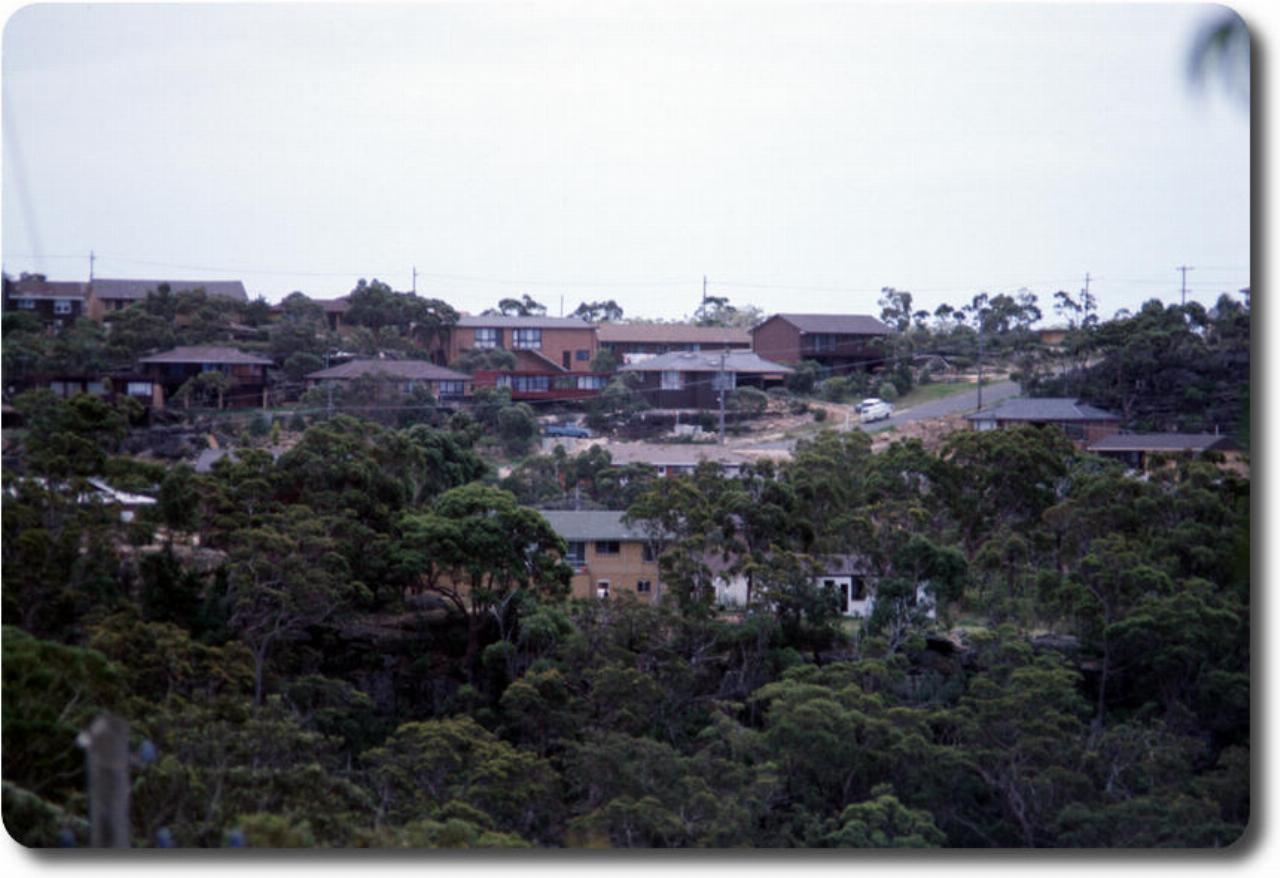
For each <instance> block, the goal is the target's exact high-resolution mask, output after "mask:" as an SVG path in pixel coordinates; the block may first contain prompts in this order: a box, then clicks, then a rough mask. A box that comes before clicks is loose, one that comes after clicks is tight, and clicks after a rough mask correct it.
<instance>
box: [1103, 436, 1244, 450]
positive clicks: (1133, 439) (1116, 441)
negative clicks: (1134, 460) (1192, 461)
mask: <svg viewBox="0 0 1280 878" xmlns="http://www.w3.org/2000/svg"><path fill="white" fill-rule="evenodd" d="M1239 447H1240V446H1238V445H1237V444H1236V443H1235V440H1233V439H1232V438H1231V437H1230V436H1222V435H1220V434H1218V433H1114V434H1112V435H1110V436H1106V437H1104V438H1102V439H1099V440H1098V441H1097V442H1094V443H1093V444H1092V445H1090V446H1089V450H1090V451H1210V450H1215V449H1218V450H1222V451H1235V450H1238V449H1239Z"/></svg>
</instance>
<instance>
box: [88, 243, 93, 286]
mask: <svg viewBox="0 0 1280 878" xmlns="http://www.w3.org/2000/svg"><path fill="white" fill-rule="evenodd" d="M93 260H94V255H93V251H92V250H90V251H89V283H93Z"/></svg>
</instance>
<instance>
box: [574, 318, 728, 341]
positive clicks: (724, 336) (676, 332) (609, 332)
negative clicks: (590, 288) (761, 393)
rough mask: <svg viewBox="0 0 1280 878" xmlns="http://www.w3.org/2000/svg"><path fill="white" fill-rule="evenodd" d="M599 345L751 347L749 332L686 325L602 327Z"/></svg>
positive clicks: (653, 324) (641, 324)
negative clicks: (735, 345)
mask: <svg viewBox="0 0 1280 878" xmlns="http://www.w3.org/2000/svg"><path fill="white" fill-rule="evenodd" d="M596 337H597V338H599V339H600V341H601V342H608V343H614V344H626V343H644V342H670V343H672V344H706V345H723V344H741V345H749V344H751V332H750V331H749V330H746V329H738V328H736V327H732V326H694V325H692V324H690V323H602V324H600V326H599V327H597V328H596Z"/></svg>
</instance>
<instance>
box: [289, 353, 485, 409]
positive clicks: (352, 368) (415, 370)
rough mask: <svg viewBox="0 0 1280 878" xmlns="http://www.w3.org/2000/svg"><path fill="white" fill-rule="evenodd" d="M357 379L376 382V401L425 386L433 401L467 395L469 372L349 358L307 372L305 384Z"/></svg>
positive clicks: (416, 363) (419, 362)
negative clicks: (339, 362)
mask: <svg viewBox="0 0 1280 878" xmlns="http://www.w3.org/2000/svg"><path fill="white" fill-rule="evenodd" d="M361 378H365V379H369V380H371V381H376V382H378V391H377V397H378V400H379V401H385V400H390V399H396V398H398V397H401V396H405V395H407V394H410V393H413V391H414V390H415V389H417V388H423V389H426V390H427V391H429V392H430V393H431V395H432V396H433V397H435V398H436V399H437V400H449V399H461V398H463V397H466V396H470V395H471V376H470V375H468V374H466V373H465V372H455V371H454V370H453V369H446V368H445V367H443V366H437V365H435V364H434V363H428V362H426V361H425V360H374V359H361V360H351V361H349V362H346V363H343V364H342V365H341V366H333V367H330V368H328V369H320V370H318V371H316V372H311V373H310V374H308V375H307V376H306V381H307V387H317V386H323V385H325V384H329V383H333V384H341V385H347V384H350V383H351V382H352V381H356V380H358V379H361ZM371 401H372V400H371Z"/></svg>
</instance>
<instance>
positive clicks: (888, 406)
mask: <svg viewBox="0 0 1280 878" xmlns="http://www.w3.org/2000/svg"><path fill="white" fill-rule="evenodd" d="M891 417H893V403H891V402H885V401H884V400H883V399H864V400H863V401H862V402H860V403H858V419H859V420H860V421H862V423H864V424H870V423H871V422H873V421H883V420H886V419H888V418H891Z"/></svg>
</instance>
